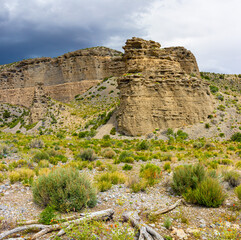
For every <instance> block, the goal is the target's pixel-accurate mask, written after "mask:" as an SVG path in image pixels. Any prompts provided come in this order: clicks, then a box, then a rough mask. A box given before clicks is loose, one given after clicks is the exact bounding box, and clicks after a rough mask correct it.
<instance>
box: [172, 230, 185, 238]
mask: <svg viewBox="0 0 241 240" xmlns="http://www.w3.org/2000/svg"><path fill="white" fill-rule="evenodd" d="M172 233H173V234H174V235H176V236H177V239H188V235H187V234H186V233H185V232H184V230H183V229H177V228H173V231H172Z"/></svg>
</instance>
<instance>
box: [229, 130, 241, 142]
mask: <svg viewBox="0 0 241 240" xmlns="http://www.w3.org/2000/svg"><path fill="white" fill-rule="evenodd" d="M231 141H234V142H241V133H239V132H237V133H234V134H233V135H232V136H231Z"/></svg>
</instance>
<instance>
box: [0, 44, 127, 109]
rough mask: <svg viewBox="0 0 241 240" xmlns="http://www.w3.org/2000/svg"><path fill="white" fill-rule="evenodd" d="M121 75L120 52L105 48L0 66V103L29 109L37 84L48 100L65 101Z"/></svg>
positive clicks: (122, 69) (122, 68)
mask: <svg viewBox="0 0 241 240" xmlns="http://www.w3.org/2000/svg"><path fill="white" fill-rule="evenodd" d="M124 72H125V70H124V64H123V61H122V53H121V52H118V51H115V50H112V49H109V48H105V47H96V48H90V49H84V50H78V51H75V52H71V53H67V54H64V55H62V56H60V57H57V58H36V59H29V60H24V61H21V62H18V63H14V64H10V65H5V66H4V67H1V66H0V102H7V103H11V104H18V105H23V106H25V107H30V105H31V103H32V98H33V95H34V90H35V85H36V84H37V83H42V84H43V86H42V87H43V89H44V91H45V92H46V93H47V94H48V95H49V96H50V97H52V98H54V99H56V100H59V101H63V102H68V101H70V100H72V99H74V96H75V95H77V94H80V93H83V92H85V91H86V90H87V89H89V88H90V87H92V86H93V85H96V84H98V83H99V82H100V80H103V79H104V78H105V77H110V76H121V75H122V74H123V73H124Z"/></svg>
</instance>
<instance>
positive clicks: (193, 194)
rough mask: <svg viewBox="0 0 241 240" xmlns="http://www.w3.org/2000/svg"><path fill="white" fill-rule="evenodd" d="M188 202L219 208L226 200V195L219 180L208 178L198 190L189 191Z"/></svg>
mask: <svg viewBox="0 0 241 240" xmlns="http://www.w3.org/2000/svg"><path fill="white" fill-rule="evenodd" d="M185 198H186V200H188V201H191V202H193V203H197V204H199V205H203V206H206V207H219V206H220V205H221V204H222V203H223V201H224V200H225V194H224V193H223V190H222V187H221V186H220V184H219V182H218V181H217V179H213V178H209V177H208V178H206V179H205V180H203V181H202V182H200V183H199V184H198V185H197V187H196V189H194V190H191V189H190V190H189V191H188V193H187V194H186V195H185Z"/></svg>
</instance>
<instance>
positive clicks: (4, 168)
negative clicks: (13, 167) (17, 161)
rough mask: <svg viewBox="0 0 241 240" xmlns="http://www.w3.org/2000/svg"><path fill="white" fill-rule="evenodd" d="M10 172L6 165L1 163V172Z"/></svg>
mask: <svg viewBox="0 0 241 240" xmlns="http://www.w3.org/2000/svg"><path fill="white" fill-rule="evenodd" d="M4 170H8V167H7V165H6V164H3V163H0V171H4Z"/></svg>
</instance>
